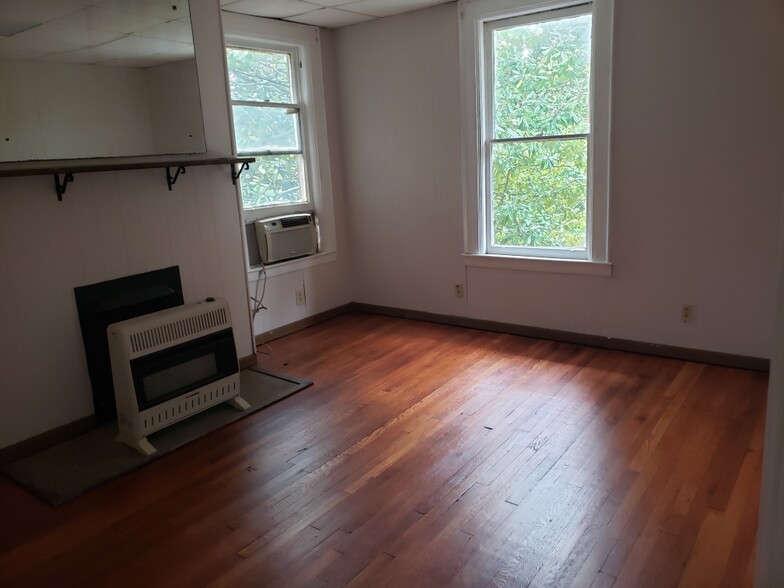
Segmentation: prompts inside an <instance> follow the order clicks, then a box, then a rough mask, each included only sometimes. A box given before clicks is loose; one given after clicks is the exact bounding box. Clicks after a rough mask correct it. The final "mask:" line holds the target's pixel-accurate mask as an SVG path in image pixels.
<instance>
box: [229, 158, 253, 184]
mask: <svg viewBox="0 0 784 588" xmlns="http://www.w3.org/2000/svg"><path fill="white" fill-rule="evenodd" d="M230 167H231V183H232V184H234V185H235V186H236V185H237V180H239V179H240V176H241V175H242V172H244V171H245V170H247V169H250V164H249V163H248V162H247V161H243V162H242V163H241V164H240V169H238V170H236V171H235V168H234V164H232V165H231V166H230Z"/></svg>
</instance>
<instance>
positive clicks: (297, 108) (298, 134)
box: [231, 100, 304, 156]
mask: <svg viewBox="0 0 784 588" xmlns="http://www.w3.org/2000/svg"><path fill="white" fill-rule="evenodd" d="M231 106H232V111H233V112H234V114H235V116H234V120H235V123H234V142H235V144H237V153H238V154H239V155H251V156H258V155H295V154H296V155H303V154H304V146H303V140H302V106H301V105H299V104H279V103H274V104H273V103H269V102H249V101H247V100H243V101H236V102H235V101H232V103H231ZM235 106H241V107H246V108H267V109H278V110H280V109H283V108H287V109H289V110H293V111H294V112H292V113H290V114H293V115H296V122H295V124H294V133H295V139H296V143H297V145H299V148H298V149H284V148H280V149H274V148H273V149H240V147H239V141H237V123H236V120H237V116H236V112H237V111H236V110H235V109H234V107H235Z"/></svg>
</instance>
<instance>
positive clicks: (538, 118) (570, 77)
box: [490, 15, 591, 249]
mask: <svg viewBox="0 0 784 588" xmlns="http://www.w3.org/2000/svg"><path fill="white" fill-rule="evenodd" d="M493 46H494V74H495V83H494V88H493V91H494V94H493V98H494V100H493V102H494V104H493V106H494V117H495V119H494V138H495V139H511V140H513V141H510V142H500V143H499V142H496V143H493V144H492V156H491V169H490V174H491V182H492V208H493V211H492V215H493V217H492V221H493V231H492V235H491V238H492V243H493V245H496V246H518V247H557V248H568V249H584V248H585V246H586V225H587V221H586V202H587V181H588V142H587V140H586V139H585V138H584V137H579V136H578V137H574V138H571V137H567V138H564V137H560V138H558V139H552V140H536V139H534V140H531V138H532V137H539V136H545V137H546V136H553V135H557V136H563V135H567V136H568V135H574V134H578V135H579V134H587V133H589V132H590V118H589V112H590V106H589V90H590V66H591V64H590V59H591V17H590V16H589V15H582V16H577V17H572V18H565V19H561V20H555V21H549V22H543V23H535V24H526V25H521V26H516V27H512V28H507V29H499V30H496V31H495V32H494V36H493ZM514 139H526V140H525V141H514Z"/></svg>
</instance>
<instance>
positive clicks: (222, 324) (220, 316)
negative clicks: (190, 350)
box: [129, 307, 230, 354]
mask: <svg viewBox="0 0 784 588" xmlns="http://www.w3.org/2000/svg"><path fill="white" fill-rule="evenodd" d="M229 326H230V323H229V317H228V316H227V314H226V309H225V308H223V307H219V308H216V309H214V310H207V311H204V312H201V313H199V314H194V315H192V316H188V317H185V318H182V319H179V320H172V321H170V322H167V323H163V324H160V325H155V326H151V327H148V328H146V329H144V330H142V331H138V332H136V333H130V334H129V343H130V347H131V351H132V352H133V353H134V354H138V353H142V352H144V351H147V350H148V349H153V348H156V347H160V346H162V345H171V344H173V343H176V342H177V341H182V340H185V339H189V338H191V337H193V336H196V335H199V334H201V333H205V332H207V331H212V330H214V329H218V328H227V327H229Z"/></svg>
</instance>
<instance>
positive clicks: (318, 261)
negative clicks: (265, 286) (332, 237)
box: [248, 251, 338, 282]
mask: <svg viewBox="0 0 784 588" xmlns="http://www.w3.org/2000/svg"><path fill="white" fill-rule="evenodd" d="M337 260H338V253H337V251H322V252H321V253H316V254H315V255H309V256H308V257H300V258H299V259H292V260H291V261H282V262H280V263H276V264H274V265H268V266H266V270H267V271H266V273H267V277H268V278H274V277H275V276H282V275H285V274H291V273H294V272H298V271H301V270H304V269H308V268H311V267H316V266H318V265H323V264H325V263H332V262H333V261H337ZM260 269H261V268H259V267H255V268H251V269H249V270H248V281H249V282H253V281H255V280H256V279H257V278H258V275H259V270H260Z"/></svg>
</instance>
